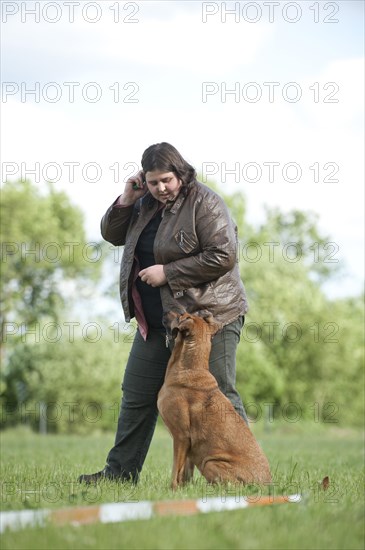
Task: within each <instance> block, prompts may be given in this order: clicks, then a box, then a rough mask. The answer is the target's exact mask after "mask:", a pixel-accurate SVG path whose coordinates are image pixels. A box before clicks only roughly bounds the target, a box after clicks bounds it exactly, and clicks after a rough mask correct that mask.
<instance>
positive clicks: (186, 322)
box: [177, 317, 194, 338]
mask: <svg viewBox="0 0 365 550" xmlns="http://www.w3.org/2000/svg"><path fill="white" fill-rule="evenodd" d="M193 327H194V319H192V318H191V317H187V318H185V319H181V320H180V321H179V324H178V327H177V328H178V330H179V332H180V333H181V335H182V336H183V337H184V338H185V337H186V336H189V334H190V332H191V329H192V328H193Z"/></svg>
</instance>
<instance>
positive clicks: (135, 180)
mask: <svg viewBox="0 0 365 550" xmlns="http://www.w3.org/2000/svg"><path fill="white" fill-rule="evenodd" d="M147 191H148V189H147V185H146V182H145V180H144V174H143V171H142V170H140V171H139V172H137V174H135V175H134V176H131V177H130V178H128V179H127V181H126V184H125V188H124V192H123V195H121V196H120V197H119V200H118V203H117V204H120V205H122V206H132V205H133V204H134V203H135V202H136V201H137V200H138V199H140V198H141V197H143V195H145V194H146V193H147Z"/></svg>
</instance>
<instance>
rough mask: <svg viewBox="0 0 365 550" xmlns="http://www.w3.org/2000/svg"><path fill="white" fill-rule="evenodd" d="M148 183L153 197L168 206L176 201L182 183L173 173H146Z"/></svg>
mask: <svg viewBox="0 0 365 550" xmlns="http://www.w3.org/2000/svg"><path fill="white" fill-rule="evenodd" d="M145 178H146V183H147V187H148V190H149V192H150V193H151V195H152V196H153V197H154V198H155V199H157V200H158V201H160V202H162V203H163V204H166V202H167V201H172V200H174V199H175V198H176V197H177V195H178V194H179V192H180V188H181V186H182V181H181V180H179V179H178V178H177V176H176V175H175V174H174V173H173V172H159V171H158V170H153V171H152V172H146V174H145Z"/></svg>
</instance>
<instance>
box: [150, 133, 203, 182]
mask: <svg viewBox="0 0 365 550" xmlns="http://www.w3.org/2000/svg"><path fill="white" fill-rule="evenodd" d="M141 164H142V170H143V172H144V173H146V172H152V171H153V170H158V171H159V172H174V174H175V175H176V176H177V177H178V178H179V179H180V180H182V182H183V186H184V187H185V188H188V189H189V187H190V185H191V184H193V183H194V182H195V181H196V171H195V168H193V167H192V166H191V165H190V164H189V163H188V162H186V160H185V159H184V158H183V157H182V156H181V155H180V153H179V151H178V150H177V149H175V147H174V146H173V145H170V143H166V142H162V143H156V144H155V145H151V146H150V147H148V148H147V149H146V150H145V152H144V153H143V155H142V161H141Z"/></svg>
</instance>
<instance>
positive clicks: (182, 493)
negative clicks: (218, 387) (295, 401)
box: [1, 423, 364, 550]
mask: <svg viewBox="0 0 365 550" xmlns="http://www.w3.org/2000/svg"><path fill="white" fill-rule="evenodd" d="M253 429H254V431H255V434H256V437H257V438H258V440H259V441H260V443H261V445H262V446H263V448H264V450H265V452H266V454H267V455H268V458H269V461H270V464H271V468H272V472H273V476H274V485H273V487H272V488H271V489H270V491H271V494H275V495H281V494H291V493H297V492H299V493H301V494H302V495H303V501H302V502H301V503H300V504H283V505H275V506H269V507H263V508H259V507H257V508H248V509H244V510H238V511H230V512H219V513H211V514H205V515H198V516H192V517H188V516H187V517H181V516H179V517H165V518H163V517H162V518H155V519H151V520H148V521H138V522H136V521H130V522H126V523H119V524H108V525H106V524H104V525H101V524H95V525H89V526H82V527H73V526H67V527H62V528H59V527H58V528H57V527H54V526H49V527H45V528H32V529H25V530H23V531H19V532H11V531H7V532H6V533H4V534H3V536H2V543H1V548H2V550H5V549H30V548H37V549H66V548H67V549H68V548H70V549H71V548H74V549H84V548H85V549H86V548H89V549H114V548H123V549H127V548H128V549H144V548H146V549H188V548H192V549H203V548H207V549H208V548H212V549H225V548H227V549H228V548H247V549H299V548H300V549H316V550H317V549H346V550H352V549H354V550H355V549H362V548H364V492H363V490H364V474H363V465H364V454H363V434H362V433H361V432H359V431H354V430H344V429H338V428H336V427H333V426H324V425H316V426H313V425H312V426H310V428H309V429H308V427H307V426H305V425H301V424H299V423H298V424H295V425H292V424H285V425H281V426H277V425H275V426H272V427H271V429H270V431H269V432H265V431H264V430H263V428H262V427H260V426H254V427H253ZM112 441H113V434H95V435H93V436H88V437H78V436H56V435H48V436H41V435H37V434H34V433H31V432H29V431H28V430H27V429H25V428H19V429H14V430H9V431H6V432H3V433H2V434H1V449H2V461H1V479H2V484H1V508H2V510H24V509H29V508H31V509H35V508H60V507H64V506H75V505H77V506H88V505H95V504H101V503H103V502H109V503H110V502H137V501H142V500H161V499H162V500H169V499H183V498H194V499H204V498H206V497H210V496H217V497H220V498H222V499H224V497H225V495H226V496H228V495H230V496H235V497H236V498H237V499H238V498H243V497H244V496H246V495H249V496H250V498H252V499H254V498H256V497H257V496H258V495H259V494H260V489H259V488H258V487H254V486H251V487H246V488H244V489H243V488H242V487H238V486H233V485H232V486H230V487H228V488H224V487H222V486H216V487H212V486H208V485H206V483H205V482H204V480H203V479H202V478H201V476H200V475H197V474H196V475H195V478H194V481H193V482H192V483H191V484H189V485H188V486H187V487H184V488H183V489H180V490H179V491H177V492H176V493H172V492H171V491H170V488H169V483H170V474H171V462H172V445H171V439H170V436H169V434H168V433H167V432H166V431H165V429H164V428H163V427H162V426H160V425H159V426H158V428H157V431H156V434H155V436H154V439H153V443H152V446H151V449H150V453H149V455H148V457H147V461H146V464H145V468H144V470H143V473H142V476H141V480H140V483H139V485H138V486H137V487H133V486H130V485H129V484H115V483H112V482H103V483H102V484H100V485H98V486H94V487H89V488H88V487H85V486H81V485H79V484H78V483H77V481H76V480H77V477H78V475H79V474H80V473H91V472H93V471H97V470H98V469H100V468H101V467H102V466H103V465H104V460H105V455H106V452H107V451H108V450H109V448H110V446H111V444H112ZM326 475H328V476H329V477H330V482H331V485H330V488H329V489H328V490H327V491H326V492H323V491H322V490H321V489H320V488H319V483H318V482H319V481H321V480H322V479H323V477H324V476H326ZM262 494H269V488H264V489H263V491H262Z"/></svg>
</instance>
